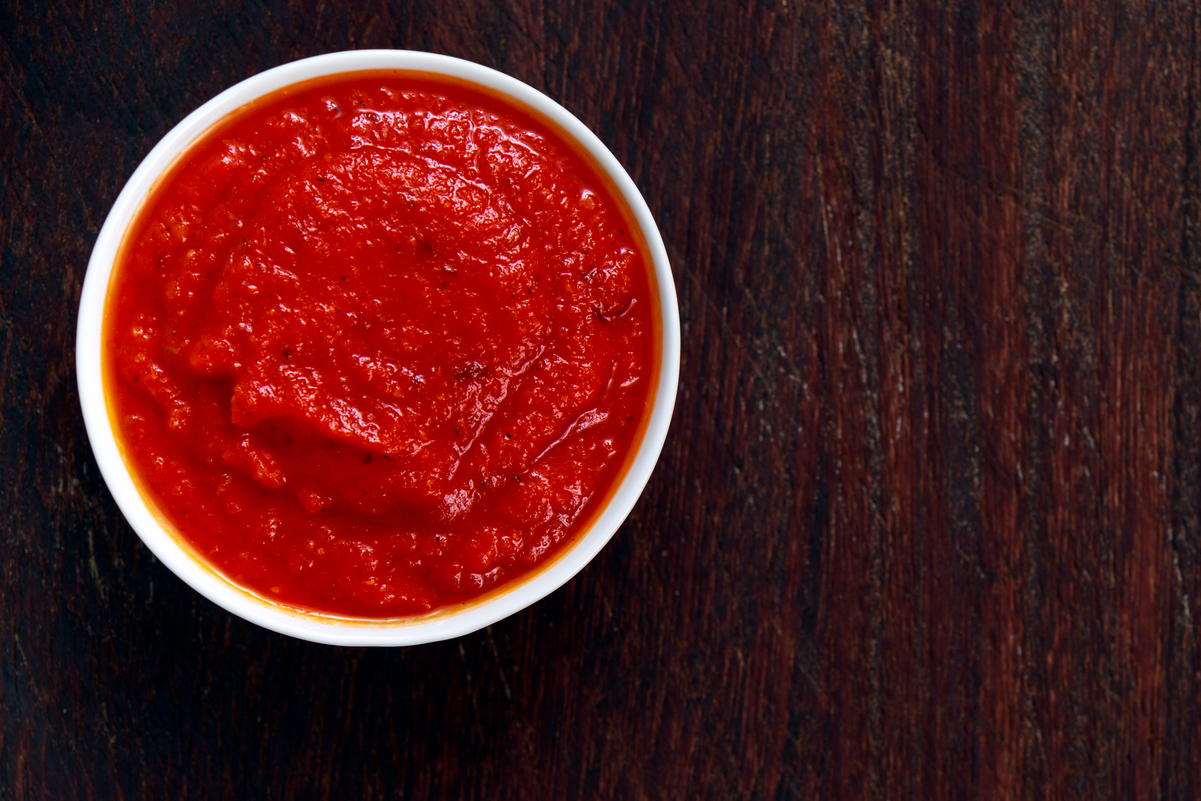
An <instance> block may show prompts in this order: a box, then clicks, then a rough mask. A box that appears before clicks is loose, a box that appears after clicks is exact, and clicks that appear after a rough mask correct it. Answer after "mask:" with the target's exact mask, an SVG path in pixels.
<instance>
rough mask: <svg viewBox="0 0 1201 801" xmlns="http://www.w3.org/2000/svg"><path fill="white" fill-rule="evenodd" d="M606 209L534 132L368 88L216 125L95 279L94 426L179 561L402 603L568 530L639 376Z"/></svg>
mask: <svg viewBox="0 0 1201 801" xmlns="http://www.w3.org/2000/svg"><path fill="white" fill-rule="evenodd" d="M626 214H628V212H626V211H625V207H624V205H623V204H622V203H621V202H620V201H619V200H617V199H616V197H615V193H614V192H613V191H611V189H610V188H609V187H608V185H607V184H606V182H605V181H604V180H602V179H601V178H600V177H599V175H598V172H597V170H596V169H594V168H593V166H592V164H591V163H590V162H589V161H587V160H586V159H585V158H584V157H583V156H581V155H580V154H579V153H577V152H576V151H574V150H573V149H572V147H570V146H569V145H568V144H566V143H565V142H564V141H563V140H562V138H561V137H560V136H559V135H558V134H557V133H556V132H555V130H553V129H552V128H551V127H550V126H549V125H548V124H546V123H544V122H543V121H542V120H541V119H539V118H535V117H534V116H533V115H532V114H530V113H528V112H526V111H524V110H522V109H519V108H516V107H514V106H512V105H509V104H507V103H505V102H504V101H502V100H499V99H497V98H494V97H491V96H489V95H485V94H481V93H480V92H479V91H478V90H474V89H472V88H470V87H467V86H463V85H457V84H452V83H442V82H436V81H432V80H428V79H417V78H415V77H414V76H405V75H402V74H395V73H366V74H357V75H355V76H353V77H351V78H346V77H343V78H341V79H339V80H335V81H325V82H319V83H310V84H307V85H304V86H302V87H300V88H299V89H297V88H292V89H289V90H284V93H277V94H275V95H272V96H269V97H268V98H266V99H265V100H263V101H260V102H258V103H256V104H255V105H254V106H253V107H250V108H248V109H243V110H242V111H240V112H238V113H237V114H235V115H233V116H232V118H231V119H228V120H226V121H224V122H223V123H221V124H220V125H218V126H216V127H215V128H214V130H212V131H210V132H208V133H207V134H205V135H204V136H203V137H202V138H201V140H200V141H199V142H198V143H197V144H195V145H193V146H191V147H190V148H189V150H188V151H187V152H186V153H185V154H184V155H183V156H181V157H180V159H178V160H177V162H176V164H175V165H173V167H172V168H171V170H170V171H169V173H168V175H167V177H166V178H165V179H164V180H162V181H160V182H159V184H158V185H157V186H156V188H155V190H154V191H153V192H152V194H151V196H150V197H149V198H148V199H147V201H146V202H145V203H144V205H143V207H142V209H141V210H140V211H139V212H138V214H137V216H136V217H135V219H134V222H133V223H132V224H131V226H130V228H129V231H128V233H127V234H126V238H125V241H124V243H123V245H122V251H121V254H120V256H119V257H118V263H117V265H116V269H115V272H114V277H113V279H112V282H111V284H110V287H109V295H108V301H107V307H106V314H105V321H106V322H105V333H104V336H105V341H104V346H103V360H104V371H105V386H106V392H107V397H108V399H109V404H110V410H111V411H110V414H111V416H112V419H113V421H114V424H115V427H116V429H117V435H118V440H119V442H120V445H121V448H122V451H123V454H124V457H125V460H126V462H127V463H128V464H129V465H130V467H131V470H132V472H133V473H134V474H135V478H136V480H137V482H138V483H139V485H140V486H141V489H142V492H143V494H144V495H146V496H147V497H148V498H149V499H150V500H152V501H153V503H154V504H155V505H157V507H158V509H159V512H160V514H161V515H162V516H163V517H164V518H165V519H166V520H167V521H168V522H169V524H170V525H171V526H172V527H174V529H176V530H177V532H178V535H179V536H180V537H181V538H182V539H183V540H184V541H185V542H186V543H187V544H188V545H189V546H190V547H191V549H192V550H193V551H194V552H196V553H198V554H199V555H200V556H202V557H203V558H204V559H206V560H207V561H208V562H209V563H210V564H211V565H212V566H213V567H215V568H216V569H217V570H219V571H220V572H221V573H222V574H224V575H225V576H226V577H228V578H229V579H230V580H232V581H234V582H235V583H237V584H239V585H241V586H243V587H245V588H247V589H249V590H251V591H253V592H255V593H257V594H259V595H261V596H263V597H264V598H267V599H270V600H272V601H275V602H278V603H281V604H284V605H287V606H292V607H296V608H299V609H303V610H308V611H314V612H318V613H325V614H335V615H346V616H356V617H369V618H382V617H393V616H402V615H411V614H420V613H423V612H427V611H429V610H433V609H437V608H440V607H444V606H447V605H451V604H457V603H460V602H464V601H467V600H470V599H472V598H475V597H478V596H479V595H481V594H484V593H487V592H489V591H491V590H493V589H495V588H498V587H500V586H502V585H503V584H505V583H506V582H510V581H512V580H514V579H515V578H517V577H520V576H522V575H523V574H526V573H528V572H529V571H531V570H532V569H534V568H535V567H536V566H538V565H539V564H542V563H545V562H546V561H547V560H548V559H549V558H550V557H552V556H553V554H554V553H555V552H556V550H557V549H560V548H561V547H562V546H563V545H564V544H565V543H568V542H570V541H572V539H573V537H574V536H575V535H576V534H578V532H579V530H580V528H581V527H582V526H583V525H584V524H585V523H586V522H587V521H588V520H589V519H590V515H591V514H592V513H593V512H595V510H596V507H597V506H598V505H599V503H600V502H601V501H602V500H603V499H604V498H605V497H606V494H607V493H609V492H610V491H611V490H612V488H613V486H614V484H615V482H616V481H617V480H618V479H619V478H620V476H621V475H622V474H623V472H624V470H625V468H626V466H627V463H628V460H629V458H630V457H631V455H632V451H633V450H634V449H635V448H636V446H637V444H638V441H639V440H640V438H641V436H642V431H643V430H644V416H645V414H646V413H647V411H648V410H649V403H650V393H651V392H652V390H653V388H654V383H655V380H656V378H655V376H656V373H657V359H658V353H657V346H656V344H655V337H656V327H655V326H656V320H657V317H656V316H655V315H656V311H655V304H654V299H653V295H652V292H651V289H650V286H649V277H648V276H649V266H648V259H646V257H645V256H644V254H643V252H642V245H641V243H640V242H638V241H635V238H634V237H633V236H632V234H631V229H630V226H629V225H628V224H627V222H626Z"/></svg>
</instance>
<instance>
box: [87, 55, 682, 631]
mask: <svg viewBox="0 0 1201 801" xmlns="http://www.w3.org/2000/svg"><path fill="white" fill-rule="evenodd" d="M381 69H386V70H407V71H414V72H425V73H435V74H437V75H441V76H448V77H451V78H454V79H457V80H459V81H463V82H468V83H475V84H479V85H481V86H484V87H486V88H487V89H489V90H491V91H492V92H493V93H494V94H500V95H502V96H506V97H508V98H509V99H511V100H513V101H516V103H517V104H518V105H524V106H526V107H527V108H530V109H532V110H534V111H535V112H536V113H538V114H540V115H542V116H543V117H545V118H547V119H548V120H550V121H551V122H552V123H553V124H554V125H557V126H558V127H559V129H561V131H562V132H564V133H565V134H566V135H567V136H568V137H571V138H574V139H575V140H576V142H577V143H578V144H580V145H581V146H582V147H583V148H584V149H585V150H586V151H587V152H588V153H589V154H590V155H591V156H592V158H593V159H595V161H596V163H597V164H598V165H599V166H600V168H601V169H602V170H603V171H604V172H605V173H607V174H608V177H609V178H610V179H611V180H612V181H613V184H614V185H615V186H616V188H617V191H618V192H619V193H620V195H621V198H622V199H623V200H624V201H625V203H626V204H627V205H628V207H629V210H630V212H631V214H632V216H633V218H634V220H635V221H636V222H637V224H638V226H639V227H640V228H641V234H642V238H643V240H644V241H645V242H646V246H647V253H648V255H649V256H650V258H651V260H652V261H653V266H654V271H653V272H654V275H653V276H652V289H653V291H655V292H657V294H658V297H659V300H660V307H659V311H660V318H661V326H662V328H661V330H662V342H661V345H662V347H661V353H662V357H661V364H660V368H659V376H658V390H657V392H656V394H655V397H654V404H653V407H652V408H651V411H650V419H649V421H648V424H647V428H646V433H645V435H644V437H643V439H642V442H641V445H640V446H639V448H638V450H637V452H636V454H635V455H634V457H633V460H632V462H631V463H630V467H629V469H628V470H627V472H626V474H625V477H624V478H623V479H622V480H621V483H620V484H619V485H618V486H617V488H616V489H615V490H614V491H613V492H611V493H610V495H609V499H608V502H607V503H606V504H605V505H604V507H603V509H602V510H601V511H600V513H599V514H596V515H594V517H593V522H592V524H591V526H589V527H588V528H586V529H585V530H583V531H582V532H580V533H579V534H578V535H577V536H576V539H575V541H574V543H571V544H569V545H567V546H566V547H565V548H564V549H563V550H562V551H560V552H559V553H558V554H557V555H556V556H555V558H553V559H551V560H549V561H548V563H547V564H546V565H544V566H542V567H541V568H540V569H538V570H536V571H534V572H533V573H532V574H530V575H528V576H525V577H521V578H518V579H516V580H515V581H514V582H512V583H511V584H509V585H505V586H503V587H501V588H500V589H499V590H496V591H494V592H493V593H491V594H489V595H487V596H485V597H484V598H482V599H479V600H476V601H473V602H469V603H466V604H463V605H461V606H458V607H451V608H446V609H443V610H440V611H437V612H434V613H433V614H431V615H428V616H423V617H415V618H394V619H388V620H357V619H345V618H338V617H332V616H325V615H318V614H309V613H302V612H297V611H295V610H292V609H288V608H285V607H281V606H279V605H277V604H274V603H272V602H270V601H267V600H265V599H262V598H260V597H258V596H257V595H255V594H253V593H251V592H249V591H248V590H245V589H243V588H241V587H239V586H237V585H236V584H234V583H233V582H231V581H230V580H228V579H226V578H225V577H224V576H222V575H221V573H220V572H219V571H218V570H217V569H216V568H214V567H213V566H211V565H209V564H207V563H206V562H205V561H204V560H202V559H200V558H198V557H197V556H195V555H193V554H192V553H191V552H190V550H189V549H187V548H186V547H185V546H184V545H183V544H181V542H180V541H179V540H178V539H177V538H176V536H175V535H174V534H172V533H170V532H168V531H167V530H166V529H165V528H164V527H163V525H162V524H161V523H160V522H159V520H158V519H157V518H156V516H155V515H154V514H153V513H152V512H151V511H150V509H149V508H148V506H147V504H146V502H145V500H144V499H143V498H142V496H141V494H140V493H139V492H138V490H137V488H136V486H135V484H134V480H133V477H132V476H131V475H130V472H129V468H128V467H127V466H126V465H125V463H124V461H123V460H122V458H121V454H120V451H119V450H118V447H117V441H116V438H115V436H114V434H113V429H112V425H111V423H110V418H109V411H108V406H107V402H106V397H105V391H104V380H103V376H102V374H101V365H100V346H101V330H102V320H103V315H104V304H105V297H106V294H107V291H108V285H109V279H110V277H111V275H112V271H113V262H114V259H115V257H116V255H117V250H118V248H119V246H120V244H121V239H122V237H123V236H124V235H125V231H126V228H127V227H128V226H129V224H130V221H131V220H132V219H133V216H134V214H135V213H136V212H137V211H138V208H139V206H140V205H141V203H142V200H143V198H144V197H145V196H146V195H147V193H148V192H149V191H150V190H151V188H152V187H153V185H154V183H155V181H156V180H157V179H158V178H159V176H160V175H161V174H162V173H163V172H164V171H165V170H166V169H167V168H168V167H169V166H170V165H171V163H172V161H173V160H174V159H175V157H176V156H178V155H179V154H180V153H181V152H182V151H183V150H184V149H185V148H186V147H187V146H188V144H190V143H191V142H192V141H193V140H195V139H196V138H197V137H199V136H201V135H202V134H203V133H204V132H205V131H207V130H208V129H209V127H210V126H212V125H214V124H215V123H217V122H218V121H220V120H222V119H223V118H224V117H226V115H228V114H230V113H231V112H233V111H235V110H237V109H238V108H240V107H242V106H244V105H246V104H247V103H250V102H251V101H253V100H255V99H257V98H258V97H261V96H262V95H265V94H268V93H270V92H274V91H276V90H278V89H280V88H282V87H285V86H288V85H291V84H295V83H299V82H301V81H307V80H310V79H312V78H317V77H321V76H326V75H336V74H340V73H347V72H357V71H361V70H381ZM75 359H76V368H77V370H78V375H79V396H80V402H81V404H82V406H83V417H84V423H85V425H86V427H87V432H88V438H89V439H90V440H91V443H92V449H93V451H94V452H95V454H96V461H97V463H98V464H99V466H100V472H101V473H102V474H103V476H104V480H105V482H106V483H107V484H108V487H109V490H110V491H111V492H112V494H113V497H114V498H115V499H116V501H117V505H118V506H119V507H120V508H121V511H122V512H123V513H124V514H125V517H126V519H128V520H129V523H130V525H132V526H133V528H134V530H135V531H136V532H137V533H138V536H140V537H141V538H142V541H143V542H145V543H146V545H147V547H149V548H150V550H151V551H152V552H153V553H154V555H155V556H157V557H158V558H159V559H160V560H162V562H163V563H164V564H165V565H166V566H167V567H168V568H169V569H170V570H171V571H172V572H174V573H175V574H176V575H177V576H179V577H180V578H182V579H183V580H184V581H185V582H187V583H188V584H190V585H191V586H192V587H193V588H194V589H195V590H196V591H198V592H199V593H200V594H202V595H204V596H205V597H206V598H208V599H209V600H211V601H213V602H214V603H216V604H218V605H219V606H222V607H224V608H225V609H227V610H229V611H230V612H233V613H234V614H235V615H238V616H240V617H242V618H245V619H246V620H249V621H251V622H253V623H257V624H258V625H260V626H263V627H265V628H268V629H272V630H274V631H278V632H280V633H283V634H289V635H291V636H293V637H299V638H301V639H304V640H312V641H314V642H322V643H329V644H334V645H414V644H418V643H424V642H436V641H438V640H445V639H448V638H451V637H457V636H460V635H463V634H467V633H470V632H472V631H476V630H478V629H481V628H483V627H484V626H487V625H490V624H492V623H495V622H496V621H498V620H500V619H502V618H504V617H507V616H508V615H511V614H513V613H514V612H517V611H520V610H521V609H524V608H525V607H527V606H529V605H530V604H532V603H534V602H535V601H537V600H539V599H541V598H543V597H545V596H546V595H548V594H550V593H551V592H553V591H554V590H556V589H557V588H559V587H560V586H562V585H563V584H564V583H565V582H566V581H567V580H568V579H570V578H571V577H572V576H574V575H575V574H576V573H577V572H579V571H580V570H581V569H582V568H583V567H584V565H586V564H588V562H589V561H591V559H592V558H593V557H594V556H596V554H597V553H598V552H599V551H600V550H601V548H603V547H604V546H605V543H607V542H608V541H609V539H610V538H611V537H612V536H613V534H614V533H615V532H616V531H617V529H618V527H620V526H621V524H622V521H624V520H625V518H626V516H627V515H628V514H629V512H630V509H632V508H633V506H634V503H635V502H636V501H637V500H638V496H639V495H640V494H641V493H642V490H643V488H644V487H645V486H646V482H647V480H648V479H649V478H650V475H651V471H652V470H653V469H654V467H655V463H656V461H657V460H658V458H659V453H660V451H661V450H662V448H663V442H664V440H665V439H666V437H667V429H668V425H669V423H670V422H671V413H672V408H673V406H674V405H675V396H676V385H677V382H678V378H679V367H680V321H679V310H678V307H677V305H676V293H675V284H674V282H673V280H672V275H671V267H670V265H669V264H668V262H667V252H666V250H664V247H663V240H662V238H661V237H660V236H659V230H658V228H657V227H656V226H655V221H654V220H653V219H652V218H651V213H650V210H649V209H648V208H647V206H646V202H645V201H644V200H643V199H642V195H641V194H640V193H639V191H638V188H637V187H636V186H635V185H634V182H633V181H631V180H630V177H629V176H628V175H627V174H626V172H625V170H624V169H622V167H621V165H620V164H619V163H618V162H617V159H616V158H614V157H613V154H612V153H610V152H609V150H608V149H607V148H606V147H605V146H604V145H603V144H601V142H600V140H599V139H597V138H596V136H595V135H593V133H592V132H591V131H589V130H588V128H587V127H585V126H584V124H583V123H581V122H580V121H579V120H578V119H576V118H575V117H574V116H573V115H572V114H571V113H570V112H568V111H567V110H566V109H564V108H563V107H562V106H560V105H559V104H558V103H555V102H554V101H553V100H551V99H550V98H548V97H547V96H546V95H543V94H542V93H541V92H538V91H537V90H535V89H533V88H531V87H529V86H527V85H525V84H524V83H522V82H520V81H518V80H516V79H515V78H511V77H509V76H507V75H504V74H502V73H499V72H496V71H495V70H491V69H488V68H487V67H482V66H480V65H478V64H473V63H471V62H468V61H462V60H460V59H456V58H450V57H447V56H438V55H433V54H430V53H416V52H411V51H405V50H360V51H354V52H345V53H331V54H329V55H324V56H317V57H315V58H308V59H304V60H302V61H296V62H293V63H291V64H285V65H284V66H281V67H276V68H275V69H272V70H268V71H267V72H264V73H262V74H260V75H256V76H254V77H253V78H250V79H248V80H245V81H243V82H242V83H239V84H238V85H237V86H234V87H232V88H230V89H227V90H226V91H224V92H222V93H221V94H219V95H217V97H215V98H213V99H212V100H210V101H209V102H207V103H205V104H204V105H203V106H201V107H200V108H198V109H197V110H196V111H194V112H192V113H191V114H189V115H188V116H187V118H185V119H184V120H183V122H181V123H179V125H177V126H175V128H174V129H172V131H171V132H170V133H168V134H167V136H165V137H164V138H163V140H162V141H161V142H159V143H158V145H157V146H156V147H155V148H154V149H153V150H152V151H150V155H148V156H147V157H146V159H145V160H144V161H143V162H142V164H141V165H140V166H139V167H138V169H137V170H136V171H135V172H134V174H133V176H132V177H131V178H130V179H129V182H128V183H127V184H126V185H125V188H124V189H123V190H122V191H121V194H120V196H119V197H118V198H117V202H116V203H115V204H114V205H113V209H112V211H111V212H110V213H109V215H108V219H106V220H105V222H104V227H103V228H101V230H100V236H99V238H98V239H97V240H96V246H95V248H94V250H93V251H92V258H91V261H89V262H88V270H87V275H86V277H85V279H84V283H83V295H82V298H81V300H80V308H79V327H78V330H77V334H76V343H75Z"/></svg>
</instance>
